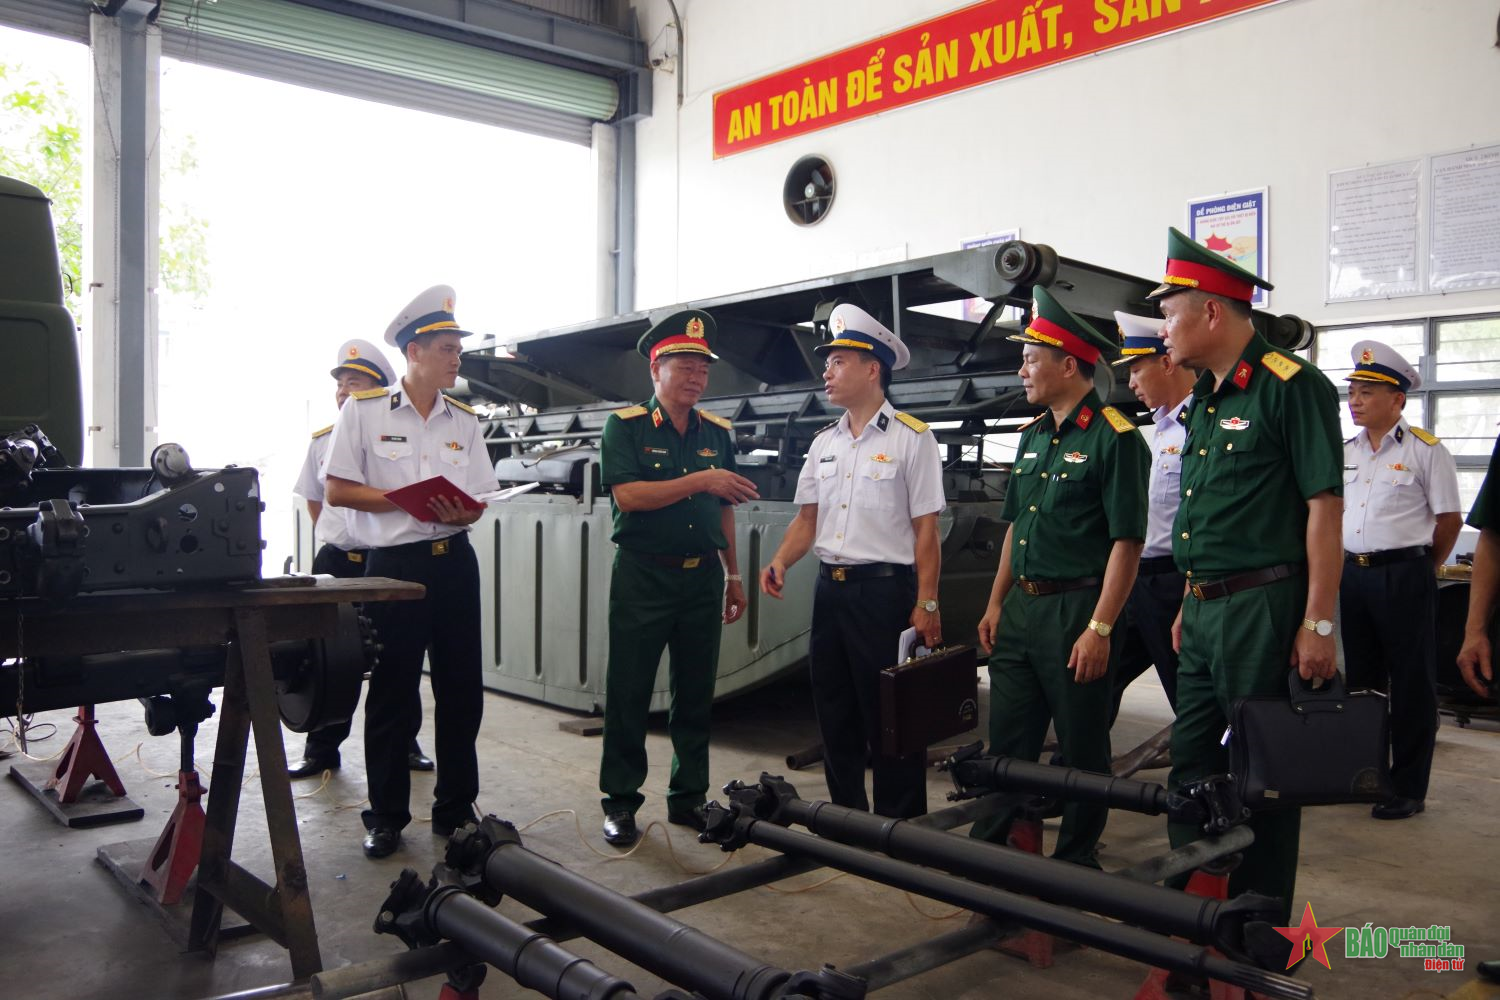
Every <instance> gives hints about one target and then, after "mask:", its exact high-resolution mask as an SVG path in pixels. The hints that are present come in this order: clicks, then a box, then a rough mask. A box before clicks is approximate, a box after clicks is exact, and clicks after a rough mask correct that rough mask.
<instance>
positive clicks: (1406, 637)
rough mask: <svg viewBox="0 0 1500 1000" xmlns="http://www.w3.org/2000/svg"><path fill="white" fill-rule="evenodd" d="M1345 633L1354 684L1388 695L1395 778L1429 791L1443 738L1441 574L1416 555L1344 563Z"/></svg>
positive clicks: (1402, 787)
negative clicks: (1439, 730)
mask: <svg viewBox="0 0 1500 1000" xmlns="http://www.w3.org/2000/svg"><path fill="white" fill-rule="evenodd" d="M1339 623H1340V628H1339V634H1340V636H1341V637H1342V639H1343V640H1344V677H1345V680H1346V682H1347V683H1348V685H1349V687H1350V689H1354V688H1379V687H1385V689H1386V690H1387V692H1389V694H1390V713H1391V782H1392V784H1394V785H1395V788H1396V795H1397V796H1398V797H1400V798H1405V799H1424V798H1426V797H1427V780H1428V778H1429V776H1430V775H1431V772H1432V748H1433V745H1434V744H1435V743H1436V742H1437V577H1436V575H1435V574H1434V573H1433V567H1432V560H1431V559H1430V558H1429V557H1427V556H1414V557H1413V558H1410V559H1401V560H1398V561H1396V562H1391V563H1386V564H1385V565H1383V566H1368V567H1364V566H1359V565H1357V564H1355V563H1352V562H1345V563H1344V576H1343V579H1342V580H1341V581H1340V583H1339Z"/></svg>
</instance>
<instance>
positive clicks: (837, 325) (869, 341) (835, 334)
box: [813, 302, 911, 371]
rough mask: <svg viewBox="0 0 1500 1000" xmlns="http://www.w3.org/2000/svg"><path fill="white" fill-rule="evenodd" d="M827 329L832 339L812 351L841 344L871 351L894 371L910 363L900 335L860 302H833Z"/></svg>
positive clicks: (837, 346)
mask: <svg viewBox="0 0 1500 1000" xmlns="http://www.w3.org/2000/svg"><path fill="white" fill-rule="evenodd" d="M828 332H829V334H830V339H829V340H827V341H825V342H824V343H821V344H819V345H818V346H816V347H814V348H813V351H815V352H816V353H818V354H824V353H827V352H828V351H832V350H836V349H838V348H845V349H847V350H854V351H869V352H871V353H872V354H874V355H875V356H876V357H877V358H879V359H880V360H881V361H884V362H885V363H886V365H887V366H888V367H889V368H890V369H891V370H892V371H896V370H898V369H901V368H905V367H906V366H907V365H908V364H910V363H911V352H910V351H908V350H907V349H906V345H905V344H903V343H901V338H899V337H897V336H896V335H895V334H894V333H892V332H891V331H890V330H888V329H886V327H885V324H883V323H881V322H880V321H879V320H878V319H876V318H875V317H874V316H871V315H870V314H869V313H867V312H865V311H864V310H863V309H861V308H860V307H859V306H856V305H850V304H849V303H847V302H843V303H840V304H839V305H836V306H834V307H833V312H832V313H831V314H830V315H829V317H828Z"/></svg>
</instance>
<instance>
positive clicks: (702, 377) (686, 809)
mask: <svg viewBox="0 0 1500 1000" xmlns="http://www.w3.org/2000/svg"><path fill="white" fill-rule="evenodd" d="M713 338H714V321H713V317H712V316H710V315H709V314H708V313H706V312H702V311H701V310H697V309H689V310H684V311H682V312H677V313H674V314H673V315H671V316H668V317H667V318H666V319H664V320H662V321H661V322H660V323H657V324H656V325H655V326H653V327H652V328H651V329H649V330H647V331H646V333H645V334H644V335H643V336H642V337H641V340H640V343H639V344H637V345H636V347H637V349H638V350H639V351H640V352H641V353H642V354H643V355H645V356H646V357H647V358H649V359H650V361H651V382H652V384H653V385H654V387H655V389H656V394H655V395H654V396H652V397H651V399H649V400H647V401H646V402H644V403H642V404H641V405H639V406H629V407H626V408H625V409H623V410H616V411H615V412H614V413H613V414H611V415H610V417H609V419H608V420H606V421H605V424H604V436H603V440H602V442H601V444H600V447H599V451H600V455H599V461H600V466H601V469H602V472H603V482H604V485H605V486H608V487H609V488H610V492H611V494H612V495H613V497H614V506H615V532H614V535H613V536H612V537H613V539H614V541H615V544H616V545H618V546H619V550H618V551H617V552H616V553H615V565H614V574H613V576H612V577H611V578H610V585H609V673H608V676H607V677H606V679H605V688H604V751H603V759H602V760H601V761H600V764H599V790H600V791H601V792H603V793H604V799H603V806H604V839H605V840H607V841H608V842H609V843H611V844H615V845H617V846H624V845H628V844H632V843H634V842H635V839H636V837H637V836H638V832H637V829H636V825H635V813H636V810H638V809H639V808H640V807H641V803H642V802H643V801H644V798H643V797H642V795H641V792H640V788H641V784H642V783H643V782H644V781H645V780H646V715H647V712H648V711H649V709H650V705H651V689H652V687H653V685H654V683H655V681H656V668H657V665H658V664H659V663H660V662H661V654H662V650H663V649H667V650H668V651H669V652H670V661H669V666H670V670H671V692H672V704H671V708H670V710H669V715H668V728H669V730H670V732H671V736H672V750H673V757H672V775H671V779H670V780H669V782H668V786H667V787H668V791H667V820H668V822H671V823H678V824H682V825H686V826H692V827H696V828H698V829H701V828H702V825H703V803H704V797H705V794H706V793H707V791H708V726H709V708H710V706H711V704H712V702H713V697H714V680H715V678H716V677H717V674H718V669H719V633H720V630H721V629H722V626H723V625H724V624H727V623H729V622H733V621H735V620H737V619H738V618H739V617H740V615H741V614H743V613H744V609H745V591H744V587H743V585H742V584H741V581H740V573H739V568H738V563H737V562H736V559H735V551H734V505H735V504H738V503H742V502H744V501H746V500H754V499H756V498H757V497H758V496H759V494H757V493H756V491H755V484H754V483H752V482H750V480H748V479H746V478H744V477H743V476H740V475H738V474H737V473H736V472H735V471H734V469H735V463H734V434H733V432H732V430H731V427H730V423H729V421H728V420H726V419H724V418H723V417H720V416H716V415H715V414H712V413H707V412H704V411H703V410H699V409H696V404H697V402H698V398H699V397H700V396H702V395H703V391H704V390H705V389H706V388H707V387H708V369H709V365H710V364H712V363H713V362H715V361H717V360H718V357H717V356H716V355H715V354H714V353H713V349H712V346H713ZM726 580H727V586H726Z"/></svg>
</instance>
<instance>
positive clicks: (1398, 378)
mask: <svg viewBox="0 0 1500 1000" xmlns="http://www.w3.org/2000/svg"><path fill="white" fill-rule="evenodd" d="M1349 356H1350V357H1351V358H1353V359H1354V371H1352V372H1350V373H1349V374H1348V375H1345V376H1344V381H1345V382H1380V383H1383V384H1385V385H1390V386H1395V387H1396V388H1397V389H1399V390H1400V391H1402V392H1406V391H1408V390H1410V389H1415V388H1417V387H1418V386H1420V385H1421V384H1422V376H1421V375H1418V374H1417V370H1416V368H1414V367H1412V364H1411V362H1410V361H1407V360H1406V359H1405V358H1403V357H1402V356H1401V355H1400V354H1398V353H1397V352H1396V349H1395V348H1393V347H1390V346H1388V345H1386V344H1382V343H1381V342H1380V341H1378V340H1361V341H1360V342H1359V343H1357V344H1355V345H1354V347H1353V348H1351V349H1350V351H1349Z"/></svg>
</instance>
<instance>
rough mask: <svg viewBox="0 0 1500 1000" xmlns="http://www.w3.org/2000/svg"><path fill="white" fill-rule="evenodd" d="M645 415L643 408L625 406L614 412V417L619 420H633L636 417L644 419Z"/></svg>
mask: <svg viewBox="0 0 1500 1000" xmlns="http://www.w3.org/2000/svg"><path fill="white" fill-rule="evenodd" d="M645 415H646V408H645V407H644V406H627V407H625V408H624V409H621V410H616V411H615V416H617V417H619V418H620V419H621V420H634V419H635V418H636V417H644V416H645Z"/></svg>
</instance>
